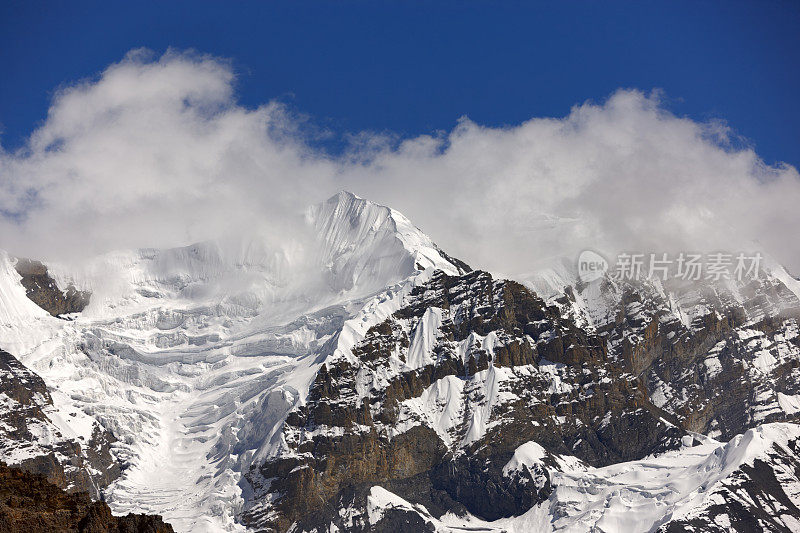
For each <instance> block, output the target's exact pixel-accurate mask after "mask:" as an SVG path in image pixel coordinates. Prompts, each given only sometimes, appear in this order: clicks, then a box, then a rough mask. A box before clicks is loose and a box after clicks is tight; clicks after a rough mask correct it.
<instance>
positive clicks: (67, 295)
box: [15, 259, 91, 317]
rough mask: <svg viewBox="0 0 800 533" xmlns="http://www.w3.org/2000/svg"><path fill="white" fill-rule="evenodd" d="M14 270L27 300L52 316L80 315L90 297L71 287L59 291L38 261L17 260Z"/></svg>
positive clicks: (86, 293) (84, 292) (44, 267)
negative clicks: (19, 278) (17, 274)
mask: <svg viewBox="0 0 800 533" xmlns="http://www.w3.org/2000/svg"><path fill="white" fill-rule="evenodd" d="M15 268H16V270H17V273H19V275H20V276H21V277H22V279H21V283H22V286H23V287H25V292H26V294H27V296H28V298H30V299H31V301H33V303H35V304H36V305H38V306H39V307H41V308H42V309H44V310H45V311H47V312H48V313H50V314H51V315H53V316H57V317H62V316H66V315H70V314H72V313H80V312H81V311H83V310H84V309H85V308H86V306H87V305H88V304H89V298H90V296H91V295H90V294H89V293H88V292H86V291H79V290H77V289H76V288H75V287H74V286H72V285H69V286H68V287H67V288H66V289H65V290H61V289H60V288H59V287H58V285H57V284H56V281H55V280H54V279H53V278H52V277H50V274H49V273H48V272H47V267H46V266H45V265H44V264H42V263H41V262H39V261H33V260H30V259H18V260H17V264H16V265H15Z"/></svg>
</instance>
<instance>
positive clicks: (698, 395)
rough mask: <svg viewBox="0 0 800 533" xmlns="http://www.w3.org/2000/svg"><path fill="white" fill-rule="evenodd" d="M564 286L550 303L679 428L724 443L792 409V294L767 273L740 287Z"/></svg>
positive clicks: (798, 346)
mask: <svg viewBox="0 0 800 533" xmlns="http://www.w3.org/2000/svg"><path fill="white" fill-rule="evenodd" d="M567 292H568V294H570V295H572V297H569V296H564V297H562V298H560V299H557V300H558V301H557V302H556V303H557V304H558V305H559V307H560V308H561V309H562V312H563V313H564V315H565V316H569V317H572V318H574V319H575V320H577V321H578V322H582V323H583V324H584V327H586V328H587V329H588V330H589V331H593V332H596V334H598V335H599V336H601V337H602V338H603V339H604V340H605V343H606V345H607V347H608V351H609V357H611V358H612V359H614V360H615V361H618V362H619V363H620V364H622V365H623V366H624V367H625V368H626V369H627V370H628V371H629V372H631V373H632V374H634V375H636V376H637V377H639V379H640V380H641V381H642V382H643V383H644V384H645V385H646V387H647V390H648V391H649V395H650V398H651V400H652V401H653V402H654V403H655V404H656V405H658V406H659V407H662V408H663V409H664V410H666V411H668V412H670V413H671V414H673V415H674V416H676V417H677V418H678V419H679V420H680V422H681V425H682V426H683V427H685V428H686V429H688V430H691V431H696V432H699V433H704V434H709V435H712V436H715V437H719V438H721V439H723V440H729V439H731V438H732V437H733V436H734V435H737V434H739V433H742V432H744V431H745V430H747V429H749V428H751V427H754V426H755V425H757V424H760V423H765V422H772V421H776V420H787V419H789V420H792V419H795V418H796V414H797V413H798V412H800V409H798V407H800V404H798V405H796V402H797V401H798V400H800V396H797V394H798V391H800V369H798V364H800V363H799V360H800V335H798V318H800V300H798V297H797V295H795V293H794V292H792V291H791V290H790V289H789V288H788V287H787V286H786V285H785V284H784V283H783V282H781V281H780V280H779V279H776V278H775V277H772V276H770V275H769V274H768V273H766V272H762V273H761V279H757V280H749V281H747V282H741V283H738V282H733V281H726V282H721V283H710V282H709V283H701V284H686V283H678V282H671V283H664V284H663V285H662V284H661V283H659V284H658V285H654V284H652V283H647V282H620V281H616V280H611V279H605V280H603V281H602V282H599V283H598V284H597V285H596V286H594V287H588V288H587V287H581V286H580V285H577V286H575V287H570V288H569V289H568V291H567ZM600 302H602V304H601V303H600ZM590 309H594V310H597V309H602V310H604V313H603V314H602V315H601V316H599V317H598V316H594V317H592V316H588V315H589V314H590V311H589V310H590Z"/></svg>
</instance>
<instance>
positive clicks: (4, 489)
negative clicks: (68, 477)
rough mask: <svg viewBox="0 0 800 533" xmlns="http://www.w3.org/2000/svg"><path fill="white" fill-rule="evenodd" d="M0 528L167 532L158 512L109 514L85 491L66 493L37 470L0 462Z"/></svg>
mask: <svg viewBox="0 0 800 533" xmlns="http://www.w3.org/2000/svg"><path fill="white" fill-rule="evenodd" d="M0 530H2V531H3V532H7V533H40V532H41V533H51V532H54V531H59V532H65V533H68V532H85V533H104V532H108V533H171V532H172V531H173V529H172V526H170V525H169V524H166V523H164V521H163V520H162V518H161V517H160V516H158V515H143V514H128V515H126V516H113V515H112V514H111V509H109V507H108V505H106V503H104V502H100V501H95V502H93V501H92V499H91V498H90V497H89V494H88V493H86V492H76V493H67V492H65V491H64V490H62V489H60V488H58V487H57V486H55V485H54V484H52V483H50V482H49V481H47V479H46V478H45V477H44V476H42V475H39V474H32V473H30V472H26V471H24V470H22V469H19V468H11V467H8V466H6V465H5V464H4V463H0Z"/></svg>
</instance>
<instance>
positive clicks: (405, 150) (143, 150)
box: [0, 51, 800, 275]
mask: <svg viewBox="0 0 800 533" xmlns="http://www.w3.org/2000/svg"><path fill="white" fill-rule="evenodd" d="M1 120H2V117H0V121H1ZM301 125H302V120H301V119H299V118H298V117H296V116H294V115H293V114H292V113H290V112H289V111H287V109H286V108H285V107H284V106H282V105H281V104H279V103H275V102H269V103H265V104H264V105H262V106H260V107H258V108H255V109H251V108H245V107H243V106H241V105H239V104H238V103H237V100H236V94H235V74H234V71H233V70H232V68H231V67H230V65H229V64H227V63H226V62H224V61H222V60H219V59H216V58H213V57H208V56H200V55H197V54H191V53H179V52H174V51H172V52H168V53H167V54H165V55H164V56H162V57H160V58H156V57H153V56H152V55H151V54H149V53H148V52H146V51H134V52H131V53H130V54H128V56H127V57H125V58H124V59H123V60H122V61H120V62H119V63H116V64H114V65H111V66H109V67H108V68H107V69H106V70H105V71H104V72H102V73H101V74H100V75H99V76H97V77H96V78H94V79H90V80H85V81H83V82H80V83H77V84H75V85H72V86H69V87H66V88H64V89H62V90H61V91H59V93H58V94H57V95H56V97H55V98H54V99H53V102H52V105H51V107H50V109H49V112H48V116H47V119H46V120H45V122H44V123H43V124H42V125H41V127H39V128H38V129H37V130H36V131H35V132H34V133H33V134H32V136H31V138H30V139H29V142H28V143H27V145H26V146H25V147H24V148H23V149H21V150H18V151H15V152H8V151H3V149H2V148H1V147H0V248H4V249H7V250H9V251H11V252H12V253H16V254H19V255H28V256H33V257H43V258H58V257H59V256H81V255H92V254H96V253H99V252H103V251H108V250H113V249H121V248H133V247H167V246H177V245H183V244H189V243H192V242H197V241H201V240H206V239H211V238H224V236H226V235H232V234H239V233H242V232H251V231H253V230H257V231H259V232H260V233H261V234H263V235H266V236H267V238H268V239H270V240H271V241H272V242H270V243H269V244H270V245H271V246H275V247H282V246H291V245H292V244H291V243H292V242H296V241H297V239H301V238H303V237H302V230H301V229H300V228H301V227H302V223H301V217H302V213H303V211H304V210H305V208H306V206H308V205H309V204H313V203H316V202H319V201H322V200H324V199H325V198H327V197H328V196H330V195H331V194H333V193H335V192H336V191H337V190H340V189H347V190H350V191H352V192H354V193H356V194H359V195H361V196H364V197H366V198H369V199H371V200H374V201H378V202H380V203H384V204H386V205H390V206H391V207H394V208H396V209H398V210H400V211H402V212H404V213H405V214H406V215H407V216H409V218H411V220H412V221H414V222H415V224H417V225H418V226H420V227H421V228H422V229H423V230H424V231H425V232H426V233H428V234H429V235H430V236H431V237H432V238H433V239H434V240H435V241H437V242H438V243H439V244H440V245H441V246H442V247H443V248H444V249H445V250H447V251H448V252H449V253H451V254H453V255H456V256H458V257H461V258H462V259H464V260H466V261H468V262H469V263H471V264H473V266H476V267H481V268H487V269H491V270H494V271H500V272H504V273H507V274H509V275H514V274H520V273H523V272H528V271H533V270H536V269H537V268H540V267H541V266H544V265H546V264H548V262H549V261H552V259H553V258H556V257H560V256H567V257H576V256H577V253H578V252H579V251H580V250H581V249H584V248H593V249H597V250H601V251H604V252H606V253H609V254H614V253H616V252H618V251H620V250H635V251H643V252H646V251H655V252H660V251H678V250H696V251H713V250H730V251H740V250H741V251H749V250H755V249H758V250H761V251H764V252H766V253H770V254H772V255H774V256H775V257H776V258H777V259H779V260H780V261H782V262H784V263H785V264H786V265H787V266H788V267H789V268H790V269H792V270H793V271H794V272H796V273H797V272H800V239H797V228H798V227H800V211H798V209H797V206H798V205H800V175H798V172H797V170H796V169H795V168H793V167H791V166H788V165H779V166H768V165H765V164H764V163H763V161H762V160H761V159H760V158H759V157H758V156H757V154H756V153H755V152H754V151H753V150H752V149H751V148H749V147H747V146H744V147H742V146H740V145H741V143H740V142H739V141H738V139H737V138H736V136H735V134H734V133H733V132H731V131H730V130H729V129H727V128H726V127H725V126H724V124H722V123H720V122H708V123H700V122H696V121H693V120H690V119H687V118H682V117H677V116H675V115H674V114H672V113H670V112H669V111H668V110H666V109H665V108H664V106H663V105H662V102H661V101H660V98H659V95H658V94H657V93H653V94H644V93H642V92H639V91H632V90H619V91H617V92H616V93H614V94H613V95H611V96H610V97H609V98H608V99H607V100H606V101H604V102H602V103H599V104H598V103H584V104H581V105H576V106H575V107H573V108H572V109H571V110H570V111H569V113H568V114H567V115H566V116H565V117H563V118H533V119H531V120H528V121H527V122H524V123H522V124H520V125H518V126H513V127H506V128H488V127H483V126H480V125H478V124H475V123H473V122H471V121H470V120H469V119H467V118H463V119H462V120H460V121H459V122H458V124H457V125H456V126H455V128H454V129H453V130H452V131H450V132H446V133H441V134H435V135H424V136H420V137H416V138H411V139H399V140H398V139H394V138H392V137H390V136H386V135H376V134H371V133H369V132H362V133H359V134H357V135H354V136H353V137H352V142H351V145H350V148H349V149H348V150H346V151H345V153H344V154H342V155H339V156H335V157H334V156H329V155H326V154H324V153H322V152H320V151H319V150H315V149H314V148H313V147H312V144H311V143H309V142H308V140H307V139H306V138H305V137H304V135H303V133H302V132H303V128H302V127H301Z"/></svg>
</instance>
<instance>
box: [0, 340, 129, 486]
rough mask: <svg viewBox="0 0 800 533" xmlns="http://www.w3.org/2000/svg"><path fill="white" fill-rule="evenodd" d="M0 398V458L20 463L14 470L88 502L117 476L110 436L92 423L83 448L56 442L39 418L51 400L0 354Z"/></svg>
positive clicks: (40, 384)
mask: <svg viewBox="0 0 800 533" xmlns="http://www.w3.org/2000/svg"><path fill="white" fill-rule="evenodd" d="M0 398H2V399H3V402H2V404H0V452H2V454H3V456H4V457H10V456H17V457H20V459H19V460H17V461H15V462H14V466H18V467H20V468H22V469H24V470H27V471H29V472H32V473H36V474H42V475H44V476H45V477H46V478H47V480H48V481H50V482H51V483H54V484H55V485H57V486H59V487H61V488H64V489H67V490H70V491H88V492H90V493H91V494H92V495H93V496H94V497H99V496H100V494H99V492H98V491H99V490H100V489H102V488H104V487H106V486H107V485H108V484H109V483H111V482H112V481H113V480H114V479H116V478H117V477H118V476H119V474H120V467H119V464H118V463H117V462H116V461H115V460H114V458H113V457H112V456H111V452H110V448H111V445H112V444H113V442H114V441H115V439H114V436H113V435H112V434H111V433H110V432H108V431H106V430H104V429H102V428H101V426H100V425H99V424H97V423H95V426H94V431H93V434H92V436H91V438H90V439H89V441H88V442H78V441H76V440H71V439H67V438H65V437H63V436H61V434H60V433H59V432H58V428H56V427H55V426H54V425H53V424H52V422H51V421H50V420H49V418H48V416H47V414H46V412H45V411H46V410H47V409H48V408H49V407H51V406H52V404H53V400H52V398H51V396H50V392H49V391H48V390H47V386H46V385H45V383H44V381H43V380H42V378H41V377H39V376H38V375H37V374H36V373H34V372H32V371H31V370H29V369H28V368H26V367H25V366H24V365H23V364H22V363H20V362H19V361H18V360H17V359H16V358H15V357H14V356H12V355H11V354H9V353H7V352H4V351H2V350H0ZM41 435H47V436H46V437H45V438H41V437H40V436H41Z"/></svg>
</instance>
